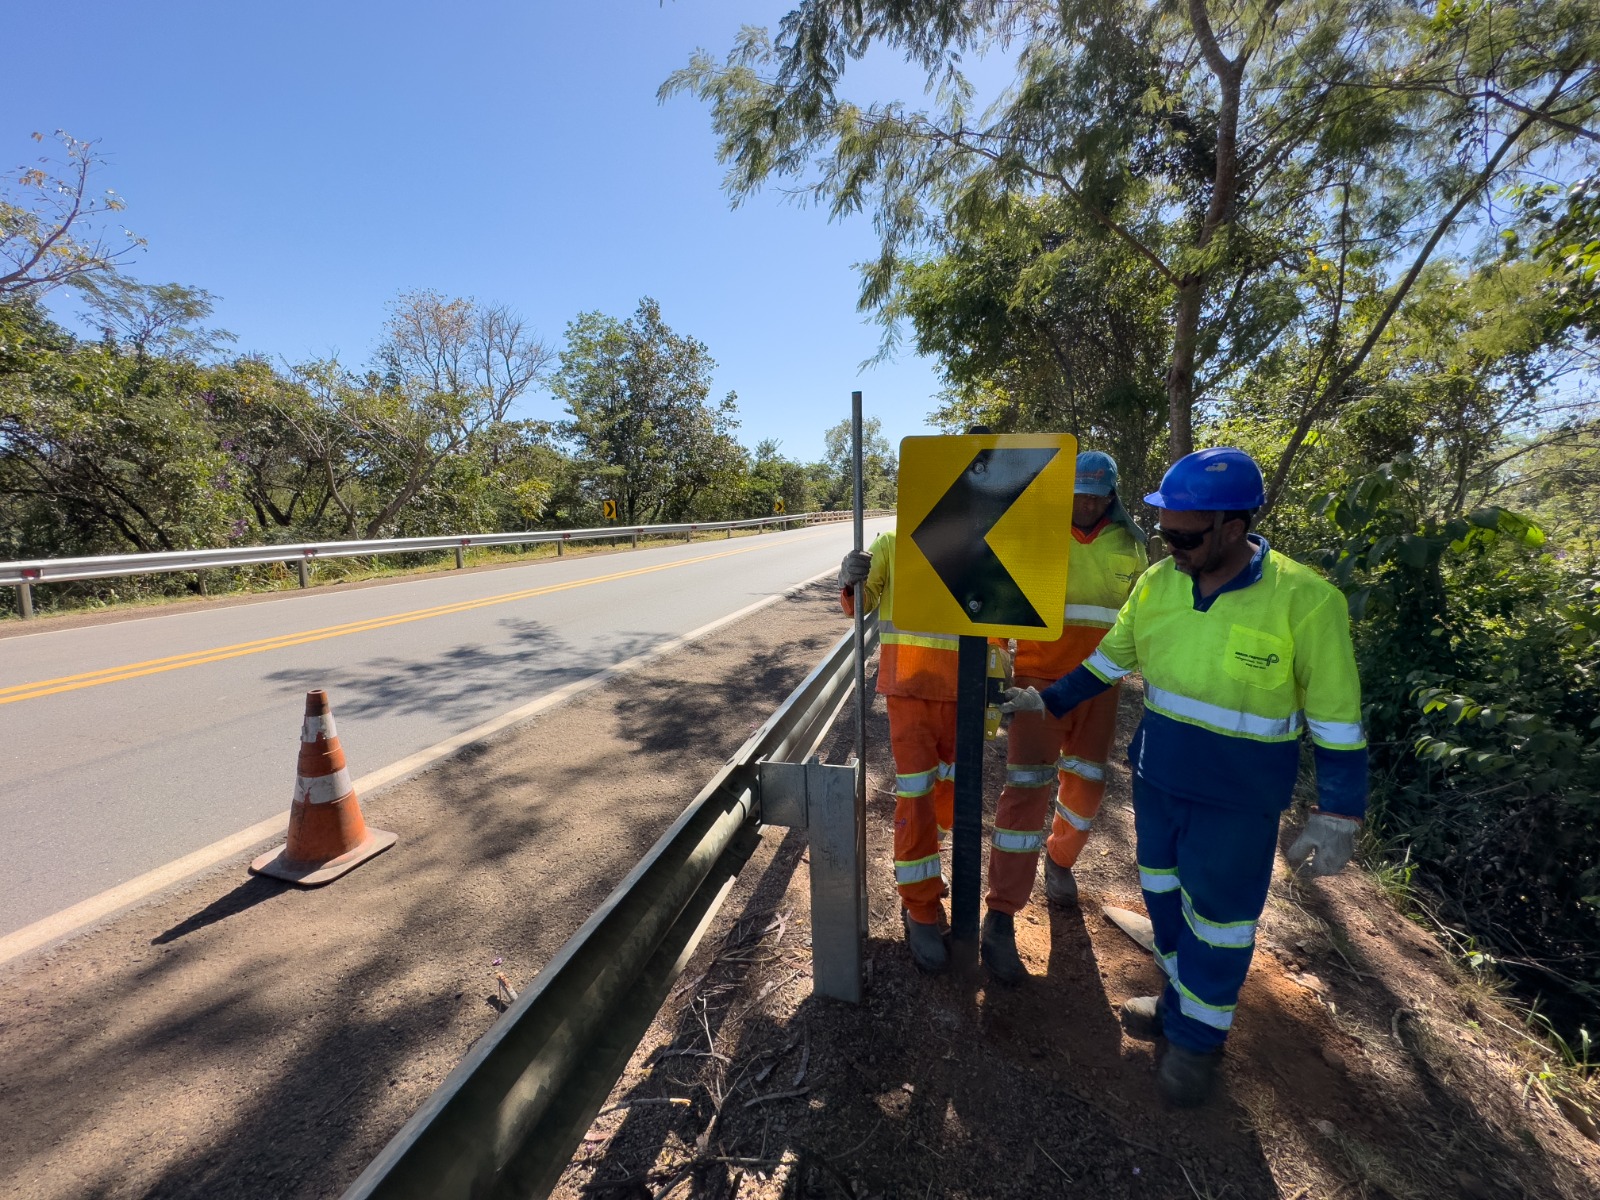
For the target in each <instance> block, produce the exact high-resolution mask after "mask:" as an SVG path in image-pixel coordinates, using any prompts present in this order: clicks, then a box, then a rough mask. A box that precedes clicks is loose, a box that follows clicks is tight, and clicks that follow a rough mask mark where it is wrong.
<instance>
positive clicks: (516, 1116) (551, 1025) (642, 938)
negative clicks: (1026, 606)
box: [344, 621, 878, 1200]
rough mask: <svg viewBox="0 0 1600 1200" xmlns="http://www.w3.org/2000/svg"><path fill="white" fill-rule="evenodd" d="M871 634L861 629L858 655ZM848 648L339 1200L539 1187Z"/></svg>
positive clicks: (789, 759) (707, 790) (823, 700)
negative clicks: (766, 771) (769, 772)
mask: <svg viewBox="0 0 1600 1200" xmlns="http://www.w3.org/2000/svg"><path fill="white" fill-rule="evenodd" d="M877 636H878V631H877V622H876V621H873V622H872V623H871V625H870V626H869V628H868V631H867V638H866V653H868V654H870V653H871V652H872V650H873V649H874V648H875V647H876V645H877ZM853 642H854V634H853V632H852V633H847V634H845V635H844V637H842V638H840V639H839V641H838V643H836V644H835V645H834V647H833V649H832V650H831V651H830V652H829V654H828V656H827V657H826V658H825V659H823V661H822V663H821V664H820V665H819V666H818V667H817V668H816V669H815V670H814V671H812V672H811V674H810V675H808V676H807V677H806V679H805V681H804V682H802V683H801V684H800V686H799V687H797V688H796V689H795V690H794V691H793V692H792V693H791V694H790V695H789V697H788V698H787V699H786V700H785V701H784V702H783V704H782V705H780V706H779V708H778V710H777V711H776V712H775V713H773V714H772V716H771V717H769V718H768V719H767V722H766V723H765V724H764V725H762V726H761V728H760V729H758V730H757V731H756V732H755V733H754V734H752V735H751V736H750V739H749V740H748V741H746V742H745V744H744V745H743V746H741V747H740V748H739V750H738V752H737V753H735V754H734V756H733V757H732V758H731V759H729V760H728V762H727V764H726V765H725V766H724V767H723V768H722V769H721V770H720V771H718V772H717V774H716V775H715V776H714V777H713V778H712V780H711V782H710V783H708V784H706V786H705V787H704V788H703V789H702V790H701V792H700V794H699V795H698V796H696V797H695V799H694V801H693V803H691V804H690V805H689V807H688V808H687V809H686V810H684V813H683V815H682V816H680V817H679V818H678V820H677V821H676V822H674V823H673V825H672V827H671V828H670V829H669V830H667V832H666V833H665V834H663V835H662V837H661V840H660V841H658V842H657V843H656V844H655V846H654V847H652V848H651V850H650V852H649V853H648V854H646V855H645V856H644V858H643V860H642V861H641V862H640V863H639V865H638V866H637V867H635V868H634V869H633V871H632V872H630V873H629V875H628V877H627V878H626V879H624V880H623V881H622V883H621V884H619V885H618V887H617V889H616V890H615V891H614V892H612V893H611V895H610V896H609V897H607V898H606V901H605V903H604V904H602V905H601V906H600V907H599V909H598V910H596V912H595V913H594V915H593V916H591V917H590V918H589V920H588V921H586V922H585V923H584V925H583V928H581V929H580V930H578V932H577V933H576V934H574V935H573V936H572V938H571V939H570V940H569V941H568V942H567V944H566V945H565V946H563V947H562V948H561V950H560V951H559V952H558V953H557V954H556V956H555V958H553V959H552V960H551V961H550V963H549V964H548V965H547V966H546V967H545V969H544V970H543V971H541V972H540V973H539V975H538V977H537V978H536V979H535V980H534V981H533V982H532V983H531V984H530V985H529V986H528V987H527V989H526V990H525V991H523V993H522V995H521V996H520V997H519V998H518V999H517V1000H516V1001H515V1002H514V1003H513V1004H512V1005H511V1007H510V1009H509V1010H508V1011H507V1012H506V1013H505V1015H504V1016H502V1017H501V1018H500V1020H499V1021H498V1022H497V1023H496V1024H495V1025H494V1027H493V1028H491V1029H490V1030H489V1031H488V1032H487V1033H486V1034H484V1035H483V1037H481V1038H480V1039H479V1040H478V1042H477V1043H476V1044H475V1045H474V1046H473V1048H472V1049H471V1050H470V1051H469V1052H468V1054H467V1056H466V1058H464V1059H463V1060H462V1061H461V1063H460V1064H459V1065H458V1066H457V1067H456V1069H455V1070H454V1071H452V1072H451V1073H450V1075H449V1076H448V1077H447V1078H446V1079H445V1081H444V1082H443V1083H442V1084H441V1085H440V1086H439V1088H438V1090H437V1091H435V1092H434V1094H433V1095H432V1096H430V1097H429V1098H428V1100H427V1101H426V1102H425V1103H424V1104H423V1106H422V1108H421V1109H419V1110H418V1111H417V1113H416V1114H415V1115H414V1116H413V1117H412V1118H411V1120H409V1121H407V1122H406V1124H405V1126H404V1127H403V1128H402V1129H401V1130H400V1132H399V1133H397V1134H396V1135H395V1136H394V1138H393V1140H391V1141H390V1142H389V1144H388V1145H387V1146H386V1147H384V1149H383V1151H382V1152H381V1153H380V1154H379V1155H378V1157H377V1158H376V1159H374V1160H373V1161H372V1163H371V1164H370V1165H368V1167H367V1169H366V1170H365V1171H363V1172H362V1173H361V1175H360V1176H359V1177H358V1178H357V1179H356V1181H355V1182H354V1183H353V1184H351V1185H350V1188H349V1189H348V1190H347V1191H346V1192H345V1193H344V1200H468V1198H469V1197H470V1198H471V1200H480V1198H484V1197H503V1198H506V1200H509V1198H511V1197H518V1198H523V1197H529V1196H543V1195H545V1194H547V1193H548V1192H549V1190H550V1189H551V1188H552V1187H553V1186H554V1184H555V1182H556V1180H557V1179H558V1178H559V1176H560V1173H561V1171H562V1170H563V1169H564V1168H565V1166H566V1164H567V1163H568V1162H569V1161H570V1159H571V1157H572V1153H573V1151H574V1149H575V1148H576V1146H577V1144H578V1142H579V1140H580V1139H581V1138H582V1136H583V1133H584V1131H585V1130H586V1129H587V1128H588V1127H589V1124H590V1122H591V1121H592V1120H593V1119H594V1115H595V1113H596V1112H598V1111H599V1109H600V1106H601V1105H602V1104H603V1103H604V1101H605V1098H606V1096H607V1095H608V1094H609V1092H610V1090H611V1088H612V1087H613V1086H614V1085H615V1083H616V1080H617V1079H618V1078H620V1076H621V1074H622V1071H623V1068H624V1067H625V1066H626V1064H627V1062H628V1059H629V1057H630V1056H631V1055H632V1053H633V1051H634V1050H635V1049H636V1048H637V1046H638V1043H639V1040H640V1039H641V1038H642V1037H643V1035H644V1032H645V1030H646V1029H647V1028H648V1027H649V1025H650V1022H651V1021H652V1020H653V1019H654V1017H655V1015H656V1013H657V1012H658V1011H659V1009H660V1007H661V1004H662V1002H663V1001H664V999H665V998H666V995H667V991H668V989H669V988H670V987H671V986H672V983H673V981H674V980H675V979H676V978H677V975H678V973H679V972H680V971H681V970H682V968H683V967H684V966H685V965H686V964H687V962H688V959H689V956H690V954H691V953H692V952H693V950H694V947H695V945H696V944H697V942H698V941H699V938H700V935H701V933H702V932H703V931H704V929H705V927H706V926H707V924H708V923H709V922H710V920H711V918H712V917H713V916H715V914H716V910H717V907H718V905H719V904H720V903H721V900H722V897H723V896H724V895H725V894H726V892H727V889H728V888H729V887H730V886H731V884H732V881H733V877H734V875H736V874H737V873H738V869H739V867H740V866H742V865H743V863H744V861H745V860H746V859H748V857H749V855H750V853H751V852H752V851H753V848H754V842H755V839H754V837H753V836H751V835H753V831H754V829H755V826H756V824H757V822H758V821H759V820H761V819H762V818H761V808H762V801H761V765H762V764H763V762H766V763H798V762H803V761H804V760H805V759H807V758H809V757H810V756H811V755H812V754H813V753H814V752H815V750H816V748H817V746H819V745H820V744H821V742H822V739H823V738H824V737H825V736H826V735H827V732H828V729H829V727H830V726H831V725H832V724H833V721H834V718H835V717H836V716H837V715H838V713H839V711H840V709H841V708H842V707H843V705H844V702H845V701H846V700H847V699H849V697H850V693H851V690H852V688H853V687H854V684H855V678H854V674H855V672H854V665H855V647H854V644H853ZM825 769H826V770H831V771H835V772H849V771H853V770H854V768H849V767H831V768H825ZM843 796H844V801H845V803H846V804H848V803H850V800H851V788H850V787H849V786H848V784H847V786H846V787H845V788H844V789H843ZM853 840H854V839H853V837H852V839H851V841H852V842H853ZM812 857H813V858H816V857H817V855H816V853H815V852H814V853H813V855H812ZM815 882H816V881H815V878H814V879H813V885H814V887H815ZM814 895H815V892H814ZM846 924H847V925H849V926H852V927H853V926H854V924H855V918H854V917H849V918H847V921H846ZM850 932H851V933H854V932H855V930H854V929H853V928H851V929H850Z"/></svg>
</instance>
